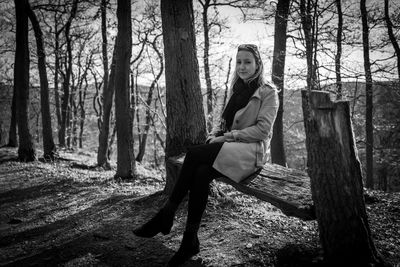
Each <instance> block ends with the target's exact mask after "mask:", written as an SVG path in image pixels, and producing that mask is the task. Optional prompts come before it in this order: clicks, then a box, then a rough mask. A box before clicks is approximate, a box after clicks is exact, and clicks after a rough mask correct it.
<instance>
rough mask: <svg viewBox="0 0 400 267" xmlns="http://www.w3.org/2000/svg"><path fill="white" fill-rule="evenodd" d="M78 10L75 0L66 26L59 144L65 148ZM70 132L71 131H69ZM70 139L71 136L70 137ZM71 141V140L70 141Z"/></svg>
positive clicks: (76, 0) (68, 123)
mask: <svg viewBox="0 0 400 267" xmlns="http://www.w3.org/2000/svg"><path fill="white" fill-rule="evenodd" d="M77 8H78V0H75V1H74V2H73V4H72V9H71V15H70V17H69V19H68V21H67V23H66V24H65V31H64V34H65V39H66V40H67V64H66V72H65V77H64V81H63V91H64V95H63V97H62V103H61V127H60V133H59V139H60V140H59V143H60V146H61V147H65V132H66V130H67V129H69V127H68V125H70V121H69V118H70V117H71V108H70V107H69V105H68V103H69V101H70V85H69V83H70V79H71V73H72V43H71V36H70V29H71V23H72V20H73V19H74V18H75V15H76V10H77ZM69 131H70V129H69ZM68 137H69V138H70V135H68ZM68 140H70V139H68ZM67 146H68V147H69V146H70V141H68V144H67Z"/></svg>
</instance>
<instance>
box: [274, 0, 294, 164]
mask: <svg viewBox="0 0 400 267" xmlns="http://www.w3.org/2000/svg"><path fill="white" fill-rule="evenodd" d="M289 5H290V1H288V0H279V1H278V5H277V7H276V13H275V38H274V42H275V43H274V57H273V60H272V82H273V83H274V84H275V85H276V87H277V89H278V90H280V92H279V109H278V114H277V117H276V120H275V123H274V129H273V135H272V140H271V160H272V163H276V164H279V165H282V166H286V155H285V144H284V137H283V95H284V77H285V58H286V31H287V19H288V16H289Z"/></svg>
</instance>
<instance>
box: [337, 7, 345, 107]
mask: <svg viewBox="0 0 400 267" xmlns="http://www.w3.org/2000/svg"><path fill="white" fill-rule="evenodd" d="M341 1H342V0H336V8H337V12H338V30H337V35H336V55H335V70H336V97H337V99H341V98H342V77H341V73H340V69H341V62H340V60H341V58H342V32H343V12H342V4H341Z"/></svg>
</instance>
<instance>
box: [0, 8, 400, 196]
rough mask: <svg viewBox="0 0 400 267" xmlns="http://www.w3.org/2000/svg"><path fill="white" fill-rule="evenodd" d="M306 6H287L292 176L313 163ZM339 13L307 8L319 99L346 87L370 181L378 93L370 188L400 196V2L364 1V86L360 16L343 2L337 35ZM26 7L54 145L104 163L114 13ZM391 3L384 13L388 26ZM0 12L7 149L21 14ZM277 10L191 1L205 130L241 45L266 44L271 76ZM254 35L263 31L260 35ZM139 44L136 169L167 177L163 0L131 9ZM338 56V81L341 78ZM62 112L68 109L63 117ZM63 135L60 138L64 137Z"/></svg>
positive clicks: (38, 137) (33, 111)
mask: <svg viewBox="0 0 400 267" xmlns="http://www.w3.org/2000/svg"><path fill="white" fill-rule="evenodd" d="M302 3H305V1H300V2H298V1H290V6H288V20H287V22H288V26H287V27H288V29H287V36H286V40H287V41H286V43H287V48H286V65H285V70H284V71H285V78H284V89H285V91H284V92H282V95H283V99H284V100H283V120H282V122H283V137H282V138H283V140H284V152H285V155H284V157H285V161H286V164H287V165H288V166H289V167H292V168H297V169H306V160H307V156H306V155H307V154H306V150H305V144H304V143H305V134H304V127H303V122H302V111H301V98H300V90H301V89H303V88H306V87H307V86H309V85H307V84H306V81H307V75H308V72H307V71H306V69H307V68H308V65H307V64H308V63H306V62H308V60H309V57H310V56H307V55H309V54H310V53H308V52H307V49H309V48H308V44H307V41H306V40H307V38H305V36H304V27H305V24H303V23H300V22H299V21H300V18H301V16H302V14H301V12H299V6H301V4H302ZM338 3H340V1H328V0H324V1H321V0H319V1H317V0H313V1H311V0H310V1H307V12H308V13H307V14H308V17H307V18H309V19H310V21H309V26H310V29H311V30H312V36H311V37H312V44H315V45H314V46H313V48H311V49H312V57H313V58H311V61H312V62H311V63H312V66H313V68H314V70H313V72H314V73H315V78H314V79H315V83H314V84H315V88H314V89H321V90H329V91H331V92H332V93H333V94H337V95H339V93H338V92H339V91H338V90H339V88H340V90H341V93H340V95H341V96H342V97H343V98H344V99H347V100H349V101H350V103H351V109H352V112H351V114H352V122H353V127H354V133H355V137H356V143H357V146H358V152H359V156H360V159H361V161H362V164H363V166H364V167H363V171H364V172H365V173H366V172H367V169H366V167H365V166H366V165H367V163H366V150H365V147H366V144H367V141H366V134H365V133H366V127H365V122H366V117H365V116H366V115H365V114H366V110H367V109H366V107H367V101H366V92H367V90H366V84H370V85H371V87H372V91H371V92H373V94H370V95H372V97H373V102H372V107H371V109H372V110H373V117H372V126H373V141H374V142H373V154H372V155H373V175H372V177H373V178H374V180H373V183H372V184H369V185H368V186H369V187H370V188H378V189H382V190H386V191H398V190H399V189H400V179H399V171H400V164H399V159H400V155H399V148H400V131H399V130H400V128H399V127H400V123H399V120H400V105H399V104H400V88H399V83H398V77H399V76H398V75H400V74H398V73H397V69H398V64H399V62H398V60H399V55H398V52H397V54H396V51H395V48H396V47H395V45H394V44H393V42H391V39H390V37H391V35H390V34H388V25H390V24H388V19H390V22H391V27H392V36H394V38H395V41H396V42H397V40H398V36H399V34H400V33H399V31H400V15H399V14H400V12H399V11H400V5H399V3H398V2H396V1H366V7H367V10H368V12H367V14H366V15H367V19H368V25H369V28H370V30H369V51H370V57H371V61H370V68H371V75H370V77H371V78H372V80H371V81H372V82H367V83H366V78H365V77H366V76H365V71H364V70H365V69H364V67H365V62H364V61H363V60H362V49H363V41H362V22H361V15H362V12H360V8H359V3H358V1H344V2H343V3H341V5H342V6H341V12H342V13H343V14H342V16H343V18H342V20H343V21H342V22H341V24H340V21H339V19H338V18H339V15H338ZM30 4H31V8H32V10H33V11H34V12H35V13H36V16H37V19H38V21H39V25H40V27H41V30H42V32H43V37H44V38H43V39H44V50H45V51H44V52H45V54H46V59H47V62H46V68H47V75H48V80H49V96H50V110H51V120H52V122H53V124H52V134H53V136H54V137H55V140H57V137H58V142H57V144H58V145H59V147H62V148H66V149H69V150H87V151H90V152H94V153H96V152H97V151H98V147H99V143H98V135H99V129H100V127H101V124H102V116H103V112H104V104H103V102H104V97H103V96H102V90H103V86H104V84H105V83H106V82H107V81H105V77H106V76H107V75H104V73H105V72H106V73H108V71H109V69H110V68H109V67H106V65H107V64H108V65H110V64H111V62H112V53H113V47H114V46H113V43H114V42H115V38H116V33H117V28H116V27H117V23H116V20H117V19H116V2H115V1H103V2H102V5H100V3H99V2H98V1H90V0H88V1H55V2H54V1H50V2H48V1H31V3H30ZM385 4H386V5H387V7H388V12H387V16H385V15H386V13H385ZM0 5H1V11H0V12H1V16H0V32H1V39H0V55H1V57H0V68H1V71H0V87H1V90H0V94H1V96H0V101H1V105H0V109H1V117H0V144H1V145H6V144H9V145H12V143H13V138H15V136H14V137H13V135H10V129H11V128H12V127H11V122H12V120H13V116H12V108H11V107H12V100H13V86H12V84H13V68H14V52H15V48H16V46H15V30H16V29H15V25H16V23H15V10H14V5H13V2H12V1H10V0H9V1H7V0H6V1H1V2H0ZM103 7H104V8H103ZM102 8H103V9H102ZM276 8H277V5H276V2H274V1H238V0H236V1H209V0H207V1H194V11H195V31H196V42H197V54H198V62H199V66H200V81H201V85H202V86H201V87H202V95H203V100H204V110H205V113H206V114H205V115H206V118H207V130H208V131H210V130H211V129H212V127H213V125H215V124H217V123H218V117H219V116H220V113H221V110H222V107H223V105H224V103H225V101H226V97H227V94H228V88H229V78H230V76H231V75H232V71H233V69H234V51H235V49H236V47H237V45H238V44H239V43H240V42H253V43H256V44H257V45H259V47H260V48H261V53H262V56H263V60H264V62H265V65H266V72H267V73H266V76H267V78H268V77H272V70H271V68H270V65H271V62H272V56H273V51H272V50H273V40H274V32H273V25H274V17H275V13H276ZM300 9H301V8H300ZM102 10H104V11H103V12H104V14H105V15H104V17H103V15H102V14H103V13H102ZM300 11H301V10H300ZM66 25H69V26H68V27H66ZM67 28H68V30H67ZM253 28H256V29H259V30H258V31H253V30H252V29H253ZM29 29H30V30H29V40H30V41H29V52H30V60H31V64H30V73H31V75H30V80H29V84H30V98H29V129H30V131H31V134H32V135H33V138H34V140H35V143H36V144H37V147H41V146H42V140H43V136H42V135H43V134H42V127H43V126H42V120H41V112H40V110H41V109H40V107H41V106H40V89H39V84H40V82H39V72H38V68H37V61H38V54H37V53H38V52H37V44H36V42H35V41H34V40H35V35H34V31H33V29H32V26H29ZM339 29H340V31H341V38H340V40H341V44H340V47H341V51H339V49H338V47H339V46H338V44H339V43H338V38H337V36H336V33H337V32H339ZM248 32H250V33H248ZM132 33H133V35H132V38H133V41H132V55H133V56H132V59H131V62H130V66H131V69H130V90H131V96H132V101H131V108H132V109H133V110H134V113H135V116H134V121H133V128H134V130H133V131H134V132H133V134H134V146H135V147H134V153H135V158H136V160H137V161H140V162H145V163H148V164H149V165H151V166H155V167H161V168H163V161H164V149H165V135H166V107H165V94H166V90H165V80H164V62H163V61H164V58H163V42H162V29H161V15H160V6H159V2H158V1H153V0H149V1H134V2H133V3H132ZM104 36H105V37H106V38H105V39H104ZM104 40H106V41H104ZM104 44H106V46H104ZM339 52H340V54H339ZM338 56H340V61H339V62H340V68H341V69H339V70H341V71H339V75H341V76H339V77H340V79H338V75H337V74H338V71H337V70H338V69H337V65H338V64H337V63H338V61H337V60H338ZM396 66H397V67H396ZM335 68H336V69H335ZM270 80H271V79H270ZM272 80H273V79H272ZM55 85H56V86H55ZM339 85H340V86H339ZM371 87H370V89H371ZM67 90H68V93H67ZM65 95H67V96H68V97H67V98H68V99H66V97H64V96H65ZM64 105H65V106H64ZM368 105H369V106H371V104H368ZM64 107H65V108H64ZM62 110H65V113H63V112H62ZM114 114H115V112H114V111H113V110H112V111H111V120H110V121H111V124H110V129H111V131H110V137H109V141H108V143H109V145H110V147H111V153H109V156H110V157H111V159H112V160H116V153H115V149H114V153H113V152H112V151H113V149H112V148H113V147H115V115H114ZM61 132H63V133H62V135H64V137H62V136H60V134H61ZM60 138H61V139H60ZM14 141H15V140H14Z"/></svg>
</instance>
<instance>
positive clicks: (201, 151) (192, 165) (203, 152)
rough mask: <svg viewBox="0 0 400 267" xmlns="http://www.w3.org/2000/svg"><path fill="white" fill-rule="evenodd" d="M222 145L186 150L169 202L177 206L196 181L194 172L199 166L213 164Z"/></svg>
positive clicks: (201, 146) (199, 146)
mask: <svg viewBox="0 0 400 267" xmlns="http://www.w3.org/2000/svg"><path fill="white" fill-rule="evenodd" d="M222 145H223V143H212V144H204V145H198V146H193V147H190V148H189V149H188V152H187V153H186V157H185V160H184V162H183V165H182V169H181V172H180V174H179V177H178V179H177V181H176V183H175V186H174V189H173V191H172V194H171V196H170V197H169V200H170V201H171V202H173V203H176V204H178V205H179V203H181V202H182V200H183V198H184V197H185V196H186V194H187V193H188V191H189V188H190V187H191V185H192V184H193V182H194V181H195V180H196V177H195V175H196V173H195V172H196V171H197V168H198V166H200V165H210V166H212V164H213V163H214V160H215V158H216V157H217V155H218V153H219V151H220V150H221V147H222Z"/></svg>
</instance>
